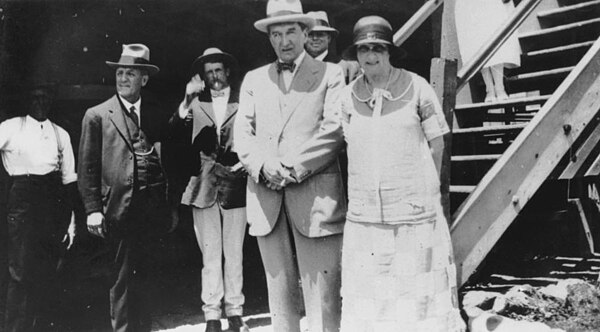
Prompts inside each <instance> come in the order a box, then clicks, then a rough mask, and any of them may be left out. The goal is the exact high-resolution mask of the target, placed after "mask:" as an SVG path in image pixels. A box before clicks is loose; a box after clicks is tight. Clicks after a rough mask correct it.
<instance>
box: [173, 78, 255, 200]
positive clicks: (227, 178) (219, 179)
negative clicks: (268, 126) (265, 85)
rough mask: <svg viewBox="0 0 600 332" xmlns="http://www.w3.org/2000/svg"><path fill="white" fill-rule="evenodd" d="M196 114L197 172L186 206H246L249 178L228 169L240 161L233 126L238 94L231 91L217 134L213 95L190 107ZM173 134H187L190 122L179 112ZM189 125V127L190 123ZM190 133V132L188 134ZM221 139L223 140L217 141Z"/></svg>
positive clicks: (192, 138)
mask: <svg viewBox="0 0 600 332" xmlns="http://www.w3.org/2000/svg"><path fill="white" fill-rule="evenodd" d="M190 108H191V110H192V114H193V120H192V131H191V135H190V136H189V142H190V143H192V145H193V146H192V148H191V149H190V150H191V151H192V154H193V157H194V158H192V160H193V162H192V164H193V170H195V171H194V173H193V174H192V176H191V177H190V180H189V182H188V186H187V188H186V190H185V192H184V194H183V198H182V201H181V202H182V203H183V204H186V205H192V206H195V207H197V208H201V209H202V208H207V207H210V206H213V205H214V204H215V203H216V202H217V201H218V202H219V204H220V205H221V206H222V207H223V208H224V209H231V208H238V207H243V206H246V175H239V176H234V175H233V174H231V173H230V172H228V171H227V170H226V169H225V167H226V166H233V165H235V164H237V163H238V162H239V159H238V156H237V154H236V153H235V152H234V151H233V124H234V122H235V115H236V113H237V110H238V92H237V91H235V90H233V89H232V90H231V93H230V97H229V102H228V104H227V111H226V114H225V118H224V120H223V124H222V125H221V130H220V132H219V133H217V132H216V122H215V113H214V111H213V107H212V100H211V97H210V95H206V94H202V95H201V96H200V98H198V99H194V100H193V101H192V103H191V105H190ZM170 123H171V126H172V130H173V132H178V133H186V130H185V129H184V128H183V127H185V125H186V123H185V121H184V120H183V119H181V118H180V117H179V114H178V111H177V112H175V114H174V115H173V116H172V117H171V121H170ZM188 125H189V124H188ZM188 133H189V131H188ZM217 136H219V138H218V139H217Z"/></svg>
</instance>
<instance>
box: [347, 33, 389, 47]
mask: <svg viewBox="0 0 600 332" xmlns="http://www.w3.org/2000/svg"><path fill="white" fill-rule="evenodd" d="M369 40H372V41H374V42H375V41H377V42H380V41H381V40H384V41H386V42H388V43H390V44H391V43H392V33H391V32H387V31H365V32H361V33H358V34H357V35H355V36H354V43H355V44H356V43H358V42H359V41H360V42H368V41H369Z"/></svg>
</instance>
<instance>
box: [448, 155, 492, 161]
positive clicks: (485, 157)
mask: <svg viewBox="0 0 600 332" xmlns="http://www.w3.org/2000/svg"><path fill="white" fill-rule="evenodd" d="M500 156H502V155H501V154H478V155H464V156H452V157H451V160H452V161H454V162H460V161H494V160H498V159H500Z"/></svg>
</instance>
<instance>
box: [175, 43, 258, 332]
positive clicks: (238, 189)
mask: <svg viewBox="0 0 600 332" xmlns="http://www.w3.org/2000/svg"><path fill="white" fill-rule="evenodd" d="M236 64H237V61H236V60H235V58H234V57H233V56H232V55H230V54H228V53H225V52H222V51H221V50H219V49H218V48H214V47H211V48H208V49H206V50H205V51H204V53H203V54H202V55H201V56H199V57H198V58H197V59H196V60H195V61H194V63H193V64H192V71H193V73H194V74H196V75H195V76H194V77H192V79H191V80H190V82H189V83H188V84H187V86H186V92H185V99H184V100H183V101H182V102H181V104H180V106H179V109H178V110H177V112H175V114H174V115H173V117H171V125H172V126H173V128H174V129H175V131H176V132H181V133H186V134H187V135H189V130H186V129H189V127H191V129H192V133H191V135H189V136H190V137H189V138H188V141H189V142H190V143H192V142H193V147H192V149H191V150H192V151H193V153H194V157H195V158H194V161H195V162H194V165H193V167H192V169H193V171H194V172H193V175H192V176H191V178H190V180H189V182H188V186H187V188H186V190H185V192H184V193H183V197H182V200H181V203H182V204H185V205H190V206H192V216H193V219H194V231H195V232H196V240H197V241H198V246H199V247H200V250H201V251H202V262H203V265H204V266H203V267H202V301H203V302H204V305H203V306H202V310H203V311H204V318H205V319H206V332H221V321H220V319H221V301H223V302H224V304H225V314H226V315H227V320H228V323H229V327H228V329H227V331H231V332H248V331H249V329H248V326H247V325H246V324H245V323H244V321H243V320H242V317H241V316H242V313H243V305H244V294H242V286H243V273H242V257H243V255H242V248H243V244H244V236H245V234H246V209H245V206H246V181H247V180H246V172H245V171H244V168H243V167H241V164H239V159H238V156H237V154H236V153H235V152H234V151H233V124H234V123H235V115H236V113H237V110H238V91H237V89H236V88H235V87H232V86H231V84H230V80H231V79H232V76H233V72H234V70H235V67H237V65H236ZM205 86H206V87H207V88H208V89H204V88H205ZM186 127H187V128H186ZM223 258H224V260H223ZM223 261H224V263H223Z"/></svg>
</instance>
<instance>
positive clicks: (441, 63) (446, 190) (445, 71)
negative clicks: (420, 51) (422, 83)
mask: <svg viewBox="0 0 600 332" xmlns="http://www.w3.org/2000/svg"><path fill="white" fill-rule="evenodd" d="M456 67H457V66H456V60H449V59H441V58H434V59H432V60H431V72H430V77H431V79H430V81H431V86H433V89H434V90H435V93H436V95H437V96H438V98H439V101H440V104H441V105H442V109H443V110H444V115H445V116H446V122H448V126H449V127H450V133H449V134H446V135H444V154H443V159H442V170H441V176H440V182H441V188H440V191H441V194H442V207H443V208H444V215H445V217H446V220H447V221H448V224H451V223H452V219H451V217H450V161H451V157H452V128H453V122H454V104H455V103H456V81H457V80H456Z"/></svg>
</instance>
